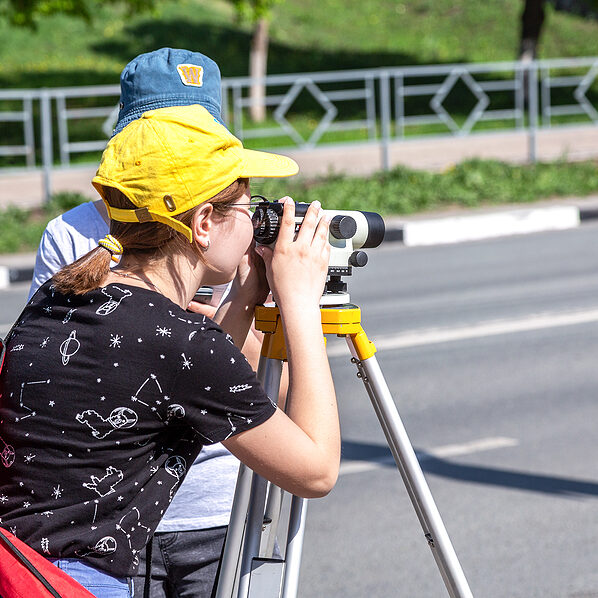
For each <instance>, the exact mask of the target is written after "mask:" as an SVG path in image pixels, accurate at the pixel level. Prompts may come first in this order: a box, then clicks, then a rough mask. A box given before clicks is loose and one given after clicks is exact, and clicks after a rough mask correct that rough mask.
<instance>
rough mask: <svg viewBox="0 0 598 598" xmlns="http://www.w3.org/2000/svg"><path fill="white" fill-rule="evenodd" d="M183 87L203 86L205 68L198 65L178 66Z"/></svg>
mask: <svg viewBox="0 0 598 598" xmlns="http://www.w3.org/2000/svg"><path fill="white" fill-rule="evenodd" d="M176 70H177V71H178V72H179V75H180V77H181V81H182V82H183V85H190V86H192V87H201V86H202V85H203V67H202V66H198V65H196V64H177V67H176Z"/></svg>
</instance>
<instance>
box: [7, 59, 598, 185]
mask: <svg viewBox="0 0 598 598" xmlns="http://www.w3.org/2000/svg"><path fill="white" fill-rule="evenodd" d="M597 77H598V57H587V58H570V59H552V60H539V61H533V62H494V63H483V64H481V63H473V64H448V65H428V66H409V67H396V68H388V67H383V68H377V69H359V70H347V71H335V72H314V73H298V74H286V75H270V76H268V77H266V78H265V79H264V80H263V81H262V82H263V83H264V84H265V90H266V93H265V96H264V97H263V100H260V101H263V102H264V104H265V106H266V108H267V111H268V119H267V122H266V123H265V124H264V125H255V124H253V123H251V121H250V120H249V119H248V118H247V114H246V113H247V111H248V109H249V108H250V107H251V105H252V103H253V102H254V100H252V99H251V98H250V94H249V89H250V87H251V84H252V80H251V79H250V78H249V77H236V78H223V80H222V97H223V118H224V121H225V122H226V123H227V125H228V127H229V128H230V130H231V131H232V132H233V133H234V134H235V135H236V136H237V137H239V138H240V139H242V140H243V141H244V142H245V143H247V144H248V145H249V146H250V147H251V146H259V147H264V148H267V147H270V148H271V147H273V146H279V147H280V146H281V145H283V146H285V147H287V148H288V147H294V148H299V149H310V148H313V147H315V146H316V145H318V144H320V145H321V144H323V143H334V142H339V141H341V142H342V143H347V141H361V142H368V143H372V144H377V145H379V146H380V149H381V156H382V167H383V168H385V169H388V168H389V167H390V160H389V147H390V144H391V143H392V142H395V141H397V140H402V139H405V138H406V137H410V138H412V137H414V136H424V135H426V136H432V135H436V136H441V135H443V136H444V135H455V136H466V135H470V134H471V133H473V132H478V131H481V130H484V129H488V128H492V130H497V129H500V130H501V131H505V130H521V131H526V132H527V134H528V136H529V143H528V157H529V160H530V161H532V162H534V161H535V160H536V153H537V152H536V150H537V148H536V146H537V141H536V131H537V130H538V128H546V127H553V126H557V125H559V124H562V123H563V122H571V119H574V120H575V121H576V122H578V123H579V122H585V123H587V124H592V125H597V124H598V110H597V109H596V107H595V105H594V104H595V103H596V98H598V91H596V90H592V85H593V84H594V83H595V82H596V78H597ZM597 87H598V84H597ZM591 93H593V98H589V97H588V94H591ZM118 96H119V87H118V85H108V86H89V87H66V88H54V89H39V90H32V89H25V90H24V89H21V90H0V123H17V126H19V127H20V137H19V140H18V142H17V143H14V138H15V132H14V129H13V133H12V135H8V133H6V134H2V135H0V157H3V156H4V157H13V158H14V157H18V156H21V157H22V158H23V160H24V162H25V165H26V166H27V167H35V166H39V164H40V163H41V165H42V166H43V168H44V172H45V173H46V175H45V176H46V179H47V188H48V190H49V177H50V173H51V170H52V168H53V166H54V164H55V158H54V154H57V155H58V164H59V165H60V166H62V167H68V166H69V165H70V163H71V157H72V155H73V154H78V153H83V152H93V151H101V150H102V149H103V148H104V146H105V144H106V142H107V139H108V138H109V136H110V133H111V130H112V127H113V125H114V122H115V121H116V118H117V114H118V105H117V103H118ZM108 100H109V101H108ZM77 102H78V103H79V105H77ZM81 102H83V105H81ZM16 104H19V105H20V108H16V107H15V105H16ZM7 105H8V106H9V107H8V108H6V106H7ZM86 120H87V121H89V122H90V123H91V122H94V123H95V124H94V127H95V129H94V127H90V126H88V127H87V128H85V127H83V130H84V134H85V135H89V134H90V133H89V131H90V130H96V131H97V133H96V135H97V136H98V137H99V138H96V139H88V138H84V139H81V138H77V135H73V133H72V129H73V128H74V127H76V126H77V121H86ZM100 121H101V122H100ZM98 123H100V124H101V126H100V124H98ZM6 127H7V125H3V127H2V128H3V130H5V131H6V130H7V128H6ZM36 127H37V128H38V130H39V132H38V134H37V135H36V134H35V129H36ZM54 130H56V131H57V133H56V134H54ZM80 135H81V133H79V137H80ZM40 150H41V151H40ZM48 192H49V191H48Z"/></svg>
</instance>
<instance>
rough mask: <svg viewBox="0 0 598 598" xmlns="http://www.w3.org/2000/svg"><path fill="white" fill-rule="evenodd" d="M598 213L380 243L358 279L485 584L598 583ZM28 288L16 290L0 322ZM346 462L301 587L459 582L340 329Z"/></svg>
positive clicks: (351, 592)
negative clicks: (565, 221)
mask: <svg viewBox="0 0 598 598" xmlns="http://www.w3.org/2000/svg"><path fill="white" fill-rule="evenodd" d="M597 237H598V226H595V225H584V226H583V227H582V228H579V229H576V230H572V231H565V232H558V233H542V234H536V235H527V236H524V237H511V238H503V239H498V240H492V241H484V242H477V243H464V244H460V245H455V246H437V247H426V248H405V247H402V246H399V245H389V246H387V247H383V248H380V249H377V250H372V251H370V252H369V254H370V263H369V264H368V266H367V267H366V268H364V269H363V270H361V271H356V272H355V275H354V276H353V280H351V281H350V287H349V290H350V291H351V295H352V300H353V301H354V302H355V303H357V304H359V305H360V306H361V307H362V310H363V324H364V328H365V330H366V332H367V333H368V335H369V336H370V338H371V339H372V340H373V341H374V342H375V343H376V344H377V346H378V347H379V349H380V351H379V353H378V359H379V362H380V365H381V367H382V370H383V372H384V374H385V376H386V379H387V382H388V385H389V387H390V389H391V391H392V393H393V396H394V398H395V401H396V404H397V406H398V409H399V413H400V415H401V417H402V419H403V422H404V424H405V426H406V428H407V431H408V433H409V436H410V438H411V441H412V443H413V445H414V447H415V448H416V450H417V451H418V454H419V455H420V458H421V464H422V467H423V469H424V472H425V474H426V478H427V480H428V483H429V485H430V488H431V490H432V494H433V496H434V498H435V500H436V503H437V505H438V508H439V510H440V513H441V515H442V517H443V520H444V523H445V525H446V527H447V530H448V532H449V535H450V537H451V540H452V542H453V544H454V547H455V550H456V552H457V555H458V557H459V560H460V562H461V564H462V566H463V569H464V571H465V574H466V576H467V578H468V580H469V582H470V585H471V588H472V591H473V594H474V596H476V597H478V598H480V597H481V598H486V597H487V598H516V597H517V598H518V597H521V598H532V597H542V598H564V597H570V598H591V597H598V567H597V566H596V565H597V557H596V556H595V553H596V551H595V550H594V543H595V542H594V539H595V537H596V536H597V535H598V517H597V515H598V509H597V507H598V503H597V497H598V460H597V459H596V439H597V436H598V435H597V433H596V421H597V420H598V417H597V415H598V407H596V401H595V397H596V395H597V394H598V367H596V359H595V356H596V355H598V252H596V250H595V247H596V242H595V240H596V238H597ZM26 292H27V288H26V285H23V286H22V287H20V288H13V289H10V290H7V291H0V314H1V315H0V333H1V332H5V331H6V329H7V328H8V323H9V322H10V321H11V320H13V319H14V318H15V317H16V315H17V314H18V309H19V306H20V304H22V302H23V300H24V297H25V295H26ZM329 353H330V355H331V364H332V367H333V373H334V376H335V382H336V386H337V393H338V396H339V403H340V410H341V421H342V433H343V445H344V446H343V465H342V471H341V476H340V479H339V482H338V484H337V486H336V488H335V489H334V490H333V492H332V493H331V494H330V495H329V496H328V497H327V498H325V499H321V500H314V501H310V503H309V509H308V519H307V531H306V537H305V544H304V557H303V564H302V569H301V578H300V587H299V596H300V597H301V598H314V597H320V596H324V597H342V598H364V597H376V598H378V597H384V598H386V597H390V596H401V597H406V598H428V597H429V598H437V597H438V598H439V597H442V596H446V595H447V593H446V591H445V589H444V586H443V584H442V581H441V578H440V575H439V573H438V569H437V568H436V565H435V562H434V559H433V558H432V555H431V553H430V550H429V548H428V546H427V543H426V541H425V539H424V538H423V535H422V532H421V528H420V527H419V523H418V521H417V518H416V516H415V513H414V510H413V508H412V506H411V503H410V502H409V499H408V497H407V493H406V491H405V489H404V486H403V483H402V481H401V478H400V476H399V474H398V472H397V470H396V468H395V467H394V465H393V464H392V462H390V461H389V451H388V449H387V447H386V442H385V439H384V436H383V434H382V432H381V429H380V425H379V424H378V422H377V420H376V417H375V414H374V411H373V409H372V407H371V405H370V403H369V399H368V398H367V395H366V393H365V390H364V388H363V385H362V383H361V382H360V381H359V380H358V379H357V378H356V376H355V370H354V366H352V365H351V364H350V363H349V360H348V352H347V350H346V348H345V347H344V345H343V343H342V341H340V340H338V339H331V340H330V344H329Z"/></svg>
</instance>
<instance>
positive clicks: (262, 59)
mask: <svg viewBox="0 0 598 598" xmlns="http://www.w3.org/2000/svg"><path fill="white" fill-rule="evenodd" d="M267 65H268V20H267V19H265V18H261V19H260V20H259V21H258V22H257V23H256V24H255V29H254V30H253V37H252V39H251V51H250V54H249V76H250V77H251V79H252V82H251V88H250V90H249V98H250V100H251V106H250V108H249V114H250V116H251V120H252V121H253V122H258V123H260V122H263V121H264V120H265V119H266V106H265V104H264V98H265V96H266V86H265V84H264V82H263V81H262V82H259V81H258V80H259V79H263V78H264V77H265V76H266V74H267Z"/></svg>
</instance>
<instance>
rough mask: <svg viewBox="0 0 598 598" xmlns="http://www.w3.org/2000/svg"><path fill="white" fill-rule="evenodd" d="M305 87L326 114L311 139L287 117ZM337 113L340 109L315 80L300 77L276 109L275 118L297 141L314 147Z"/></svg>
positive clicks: (299, 143) (305, 145)
mask: <svg viewBox="0 0 598 598" xmlns="http://www.w3.org/2000/svg"><path fill="white" fill-rule="evenodd" d="M304 89H306V90H307V91H309V92H310V93H311V95H312V96H313V97H314V99H315V100H316V102H318V104H320V106H322V108H323V109H324V115H323V116H322V118H321V119H320V121H319V123H318V125H317V127H316V128H315V129H314V131H313V133H312V134H311V135H310V137H309V139H305V138H304V137H303V136H302V135H301V134H300V133H299V132H298V131H297V129H295V127H293V125H292V124H291V123H290V122H289V121H288V120H287V118H286V114H287V113H288V111H289V109H290V108H291V106H292V105H293V103H294V102H295V100H296V99H297V97H298V96H299V94H300V93H301V92H302V91H303V90H304ZM337 113H338V110H337V108H336V106H335V105H334V104H333V103H332V102H331V101H330V100H329V99H328V97H327V96H326V94H325V93H324V92H323V91H322V90H321V89H320V88H319V87H318V86H317V85H316V84H315V83H314V82H313V81H311V80H310V79H307V78H300V79H297V81H295V83H293V85H292V86H291V88H290V89H289V91H287V93H286V95H285V96H284V97H283V99H282V101H281V102H280V105H279V106H278V108H276V110H275V111H274V120H276V122H277V123H278V124H279V125H280V126H281V127H282V128H283V129H284V130H285V131H286V132H287V134H288V135H289V137H290V138H291V139H292V140H293V141H295V143H297V144H298V145H303V146H304V147H313V146H314V145H315V144H316V143H317V142H318V140H319V139H320V137H321V136H322V135H323V134H324V133H325V131H326V129H327V128H328V126H329V125H330V123H331V122H332V121H333V120H334V119H335V117H336V115H337Z"/></svg>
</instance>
